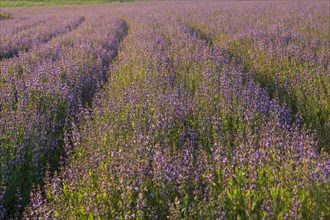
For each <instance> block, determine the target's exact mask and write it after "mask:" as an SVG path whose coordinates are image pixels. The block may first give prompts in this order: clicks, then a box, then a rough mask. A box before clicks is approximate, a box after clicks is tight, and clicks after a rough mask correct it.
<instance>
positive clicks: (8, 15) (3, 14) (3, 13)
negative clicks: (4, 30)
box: [0, 12, 13, 20]
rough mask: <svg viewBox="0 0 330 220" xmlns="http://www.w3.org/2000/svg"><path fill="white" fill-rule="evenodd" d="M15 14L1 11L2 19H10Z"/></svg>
mask: <svg viewBox="0 0 330 220" xmlns="http://www.w3.org/2000/svg"><path fill="white" fill-rule="evenodd" d="M12 17H13V15H12V14H10V13H5V12H0V20H1V19H8V18H12Z"/></svg>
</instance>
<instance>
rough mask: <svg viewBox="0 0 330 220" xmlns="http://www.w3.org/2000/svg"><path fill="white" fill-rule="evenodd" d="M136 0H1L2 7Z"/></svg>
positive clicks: (129, 0) (127, 0) (128, 0)
mask: <svg viewBox="0 0 330 220" xmlns="http://www.w3.org/2000/svg"><path fill="white" fill-rule="evenodd" d="M131 1H134V0H68V1H66V0H49V1H47V0H18V1H16V0H1V2H0V6H1V8H8V7H31V6H55V5H78V4H100V3H111V2H131Z"/></svg>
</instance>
